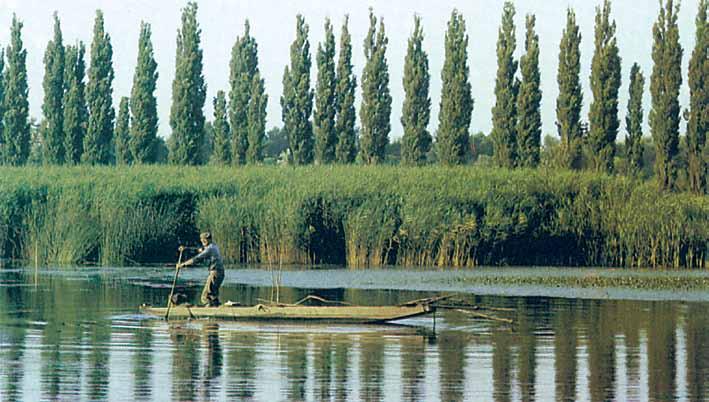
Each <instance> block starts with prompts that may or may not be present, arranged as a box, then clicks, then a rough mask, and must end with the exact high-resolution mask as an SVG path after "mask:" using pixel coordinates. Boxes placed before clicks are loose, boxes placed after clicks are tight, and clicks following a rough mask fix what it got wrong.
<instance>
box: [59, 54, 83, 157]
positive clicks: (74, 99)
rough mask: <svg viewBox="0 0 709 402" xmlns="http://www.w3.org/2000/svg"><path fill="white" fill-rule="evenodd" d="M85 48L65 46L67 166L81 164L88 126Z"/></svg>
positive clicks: (65, 146)
mask: <svg viewBox="0 0 709 402" xmlns="http://www.w3.org/2000/svg"><path fill="white" fill-rule="evenodd" d="M84 53H86V47H85V46H84V44H83V43H82V42H79V43H78V44H77V45H76V46H71V45H70V46H67V48H66V52H65V63H64V84H65V85H66V91H65V92H64V99H63V104H64V121H63V125H64V129H63V131H64V151H65V161H66V163H68V164H77V163H80V162H81V155H82V154H83V153H84V136H86V127H87V125H88V119H89V112H88V109H87V106H86V95H85V90H86V87H85V83H84V76H85V74H86V63H85V62H84Z"/></svg>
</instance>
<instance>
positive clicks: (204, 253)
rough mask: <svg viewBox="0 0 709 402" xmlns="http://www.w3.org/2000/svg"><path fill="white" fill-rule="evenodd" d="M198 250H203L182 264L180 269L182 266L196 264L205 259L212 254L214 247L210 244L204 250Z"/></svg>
mask: <svg viewBox="0 0 709 402" xmlns="http://www.w3.org/2000/svg"><path fill="white" fill-rule="evenodd" d="M198 250H201V252H200V253H199V254H197V255H196V256H194V257H192V258H190V259H189V260H187V261H185V262H183V263H182V264H180V265H179V266H178V269H179V268H182V267H188V266H190V265H194V264H196V263H198V262H200V261H202V260H203V259H205V258H207V257H209V256H210V255H211V254H212V248H211V247H209V246H207V247H205V248H204V249H203V250H202V249H198Z"/></svg>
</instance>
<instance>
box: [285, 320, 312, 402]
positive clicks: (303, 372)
mask: <svg viewBox="0 0 709 402" xmlns="http://www.w3.org/2000/svg"><path fill="white" fill-rule="evenodd" d="M280 341H281V348H283V349H285V354H286V367H287V372H288V378H287V380H288V391H287V393H288V399H289V400H298V401H302V400H304V399H305V381H306V379H307V368H308V356H307V354H308V353H307V347H308V344H307V341H306V340H305V338H304V337H303V334H285V335H280Z"/></svg>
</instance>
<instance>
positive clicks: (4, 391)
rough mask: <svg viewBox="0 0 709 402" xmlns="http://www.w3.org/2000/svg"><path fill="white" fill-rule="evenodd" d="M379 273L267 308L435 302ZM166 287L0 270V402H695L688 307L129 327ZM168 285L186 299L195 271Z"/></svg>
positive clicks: (526, 299) (302, 276)
mask: <svg viewBox="0 0 709 402" xmlns="http://www.w3.org/2000/svg"><path fill="white" fill-rule="evenodd" d="M378 272H379V273H376V272H375V273H371V272H362V271H347V270H297V271H293V272H285V273H284V277H283V283H284V284H285V285H286V287H285V288H283V289H282V290H281V300H282V301H286V302H294V301H296V300H298V299H300V298H301V297H303V296H305V295H308V294H317V295H320V296H323V297H326V298H328V299H333V300H344V301H348V302H351V303H355V304H364V305H378V304H397V303H401V302H404V301H408V300H412V299H418V298H422V297H428V296H431V295H436V294H439V293H442V292H443V291H444V290H450V289H443V288H441V289H439V290H438V291H437V290H436V289H435V287H436V286H435V285H434V284H433V283H435V281H434V280H433V279H430V280H429V277H427V276H426V275H428V274H426V273H423V272H421V271H400V270H396V271H378ZM172 274H173V271H172V270H170V269H157V268H120V269H119V268H115V269H96V268H73V269H66V268H64V269H51V270H50V269H40V270H38V271H35V270H34V269H31V268H28V269H10V268H0V400H27V401H35V400H57V399H59V400H115V401H124V400H126V401H130V400H184V401H188V400H263V401H274V400H288V401H291V400H347V401H350V400H365V401H380V400H386V401H399V400H402V401H435V400H443V401H458V400H470V401H554V400H556V401H606V400H618V401H645V400H650V401H669V400H677V401H709V301H707V298H703V297H702V296H701V294H700V295H696V294H694V295H689V296H686V297H685V296H680V297H672V294H671V292H670V293H667V292H664V293H658V295H657V296H658V297H643V296H642V295H640V296H638V295H637V294H632V293H629V295H630V296H632V297H626V298H625V299H624V298H623V296H622V292H621V293H620V296H618V297H616V296H613V297H610V298H609V296H608V295H609V294H611V293H609V292H608V291H601V292H599V291H598V290H596V293H595V294H598V295H601V296H602V298H594V296H593V293H588V292H586V293H584V295H583V296H579V298H575V297H570V296H573V295H574V294H575V291H574V290H569V289H567V290H566V294H565V295H563V294H562V296H566V297H555V296H549V295H550V294H551V295H555V294H556V293H553V292H551V293H550V292H543V291H542V292H537V293H538V294H542V295H547V296H521V295H523V294H529V293H535V291H534V289H532V290H530V289H527V290H524V289H519V288H510V289H509V292H507V291H505V289H504V287H498V288H495V290H494V291H491V292H488V293H496V294H497V295H495V294H487V295H480V293H483V292H475V293H476V294H477V295H473V294H471V293H466V292H462V295H463V296H464V297H466V298H467V300H469V301H470V302H473V303H475V304H478V305H481V306H486V307H495V308H501V309H513V310H511V311H497V312H495V314H497V315H498V316H500V317H506V318H512V319H514V320H515V323H514V325H508V324H504V323H500V322H494V321H488V320H480V319H476V318H475V317H473V316H471V315H470V314H468V313H464V312H459V311H454V310H446V311H441V310H439V311H438V312H437V313H436V317H435V327H434V322H433V317H431V316H427V317H418V318H415V319H410V320H406V321H402V325H377V326H346V325H313V326H307V325H276V324H243V323H236V322H218V323H217V322H199V321H192V322H171V323H166V322H165V321H163V320H159V319H153V318H149V317H146V316H143V315H140V314H139V313H138V311H137V306H138V305H140V304H141V303H150V304H153V305H164V304H165V301H166V298H167V295H168V293H169V291H170V288H169V287H170V285H171V282H172ZM270 275H271V274H270V273H268V272H265V271H257V270H228V271H227V280H226V282H225V284H224V286H223V288H222V299H223V300H234V301H239V302H241V303H258V302H259V301H260V299H269V298H270V295H271V288H270V287H269V286H267V285H268V284H269V283H270V281H271V276H270ZM431 275H433V274H431ZM435 275H436V278H439V279H440V277H441V276H443V277H445V276H446V275H449V276H454V275H458V273H456V272H438V273H435ZM181 276H183V277H184V278H183V280H181V281H180V284H181V285H183V286H184V287H185V289H186V291H187V292H188V293H189V294H191V295H192V296H194V297H195V300H196V299H197V298H198V296H199V291H200V287H201V281H202V280H203V279H204V278H205V277H206V270H205V269H194V270H188V271H185V272H184V274H181ZM417 278H418V283H417ZM431 278H433V277H431ZM338 283H339V284H338ZM387 287H389V288H397V289H399V290H392V289H386V288H387ZM415 289H426V291H417V290H415ZM505 294H514V295H516V296H504V295H505ZM643 299H646V300H643Z"/></svg>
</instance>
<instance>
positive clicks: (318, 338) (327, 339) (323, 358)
mask: <svg viewBox="0 0 709 402" xmlns="http://www.w3.org/2000/svg"><path fill="white" fill-rule="evenodd" d="M311 339H312V345H313V351H314V360H313V366H314V367H313V368H314V371H315V378H314V380H315V398H316V399H317V400H321V401H323V400H330V398H331V386H332V368H333V359H334V346H333V342H332V336H331V335H329V334H313V336H312V337H311Z"/></svg>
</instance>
